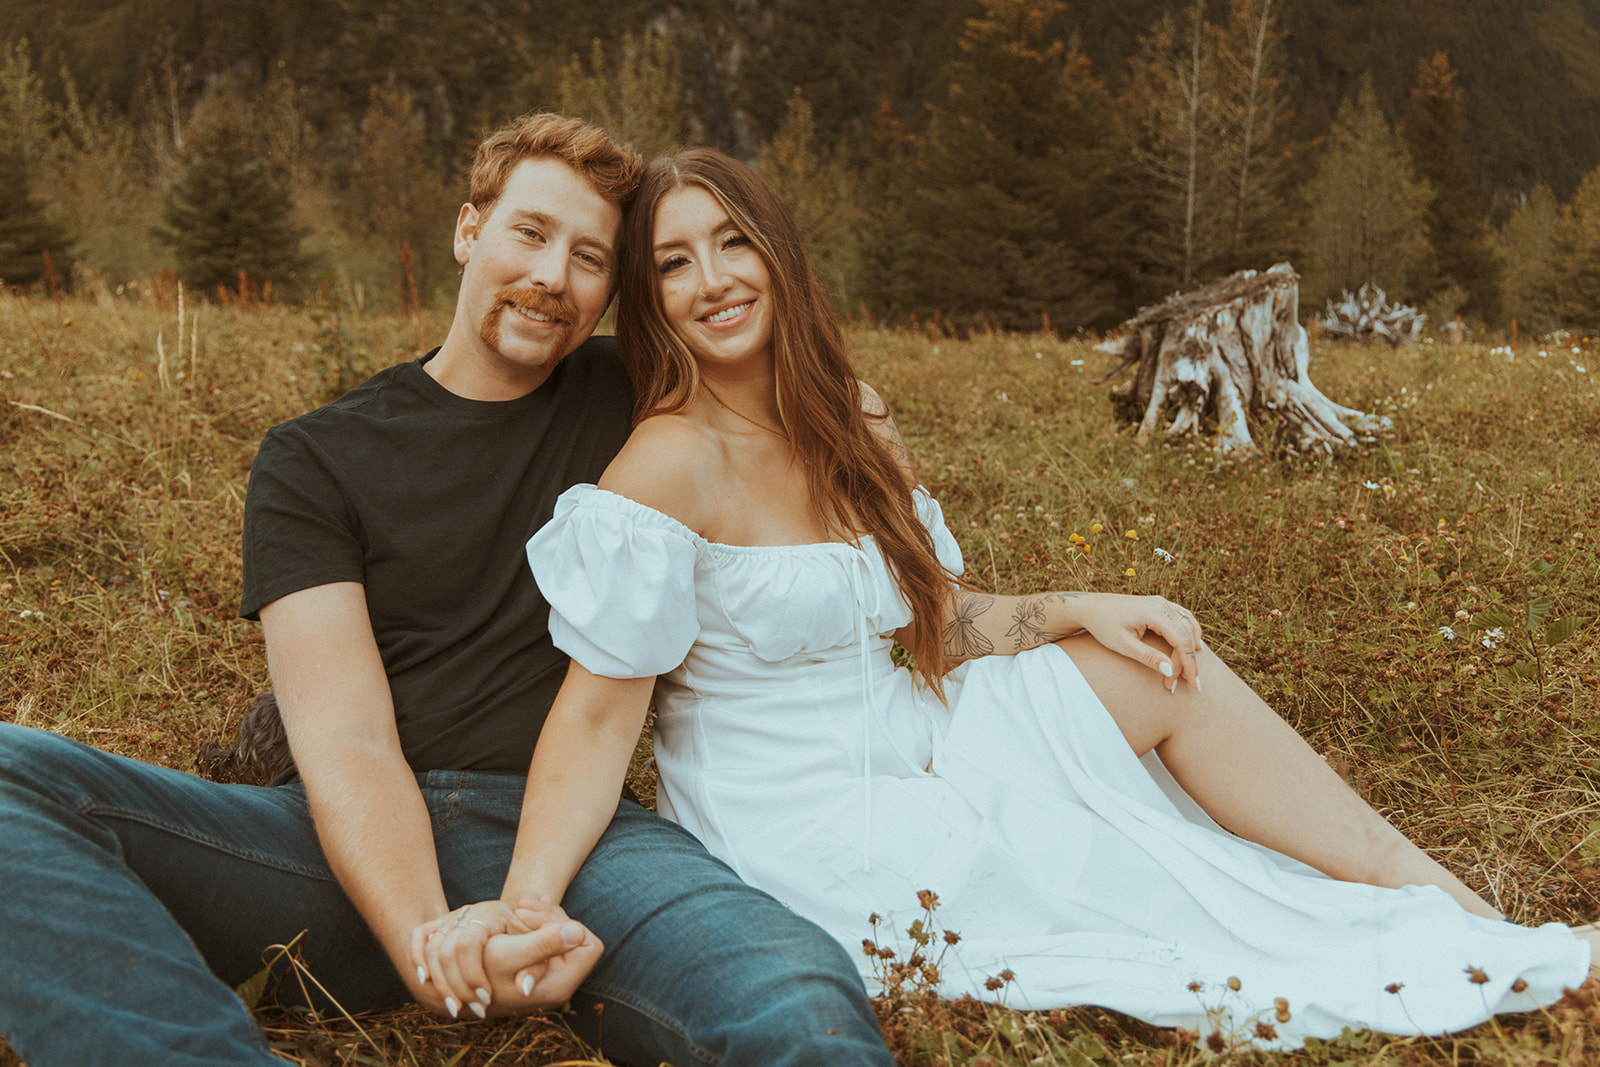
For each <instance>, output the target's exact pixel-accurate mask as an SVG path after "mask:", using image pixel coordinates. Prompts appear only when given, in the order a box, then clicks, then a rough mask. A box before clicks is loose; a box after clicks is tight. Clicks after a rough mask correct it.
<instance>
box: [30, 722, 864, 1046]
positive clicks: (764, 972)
mask: <svg viewBox="0 0 1600 1067" xmlns="http://www.w3.org/2000/svg"><path fill="white" fill-rule="evenodd" d="M418 782H419V784H420V785H421V787H422V791H423V795H424V797H425V798H426V800H427V804H428V810H429V811H430V813H431V814H432V816H433V831H434V844H435V847H436V849H437V852H438V859H439V867H440V870H441V872H442V875H443V879H444V888H445V895H446V897H447V898H448V899H449V902H450V905H451V906H452V907H455V906H458V905H460V904H463V903H468V902H471V901H475V900H486V899H493V898H496V897H498V895H499V892H500V886H501V883H502V880H503V879H504V876H505V872H506V867H507V865H508V863H509V862H510V857H511V846H512V841H513V839H514V837H515V835H516V828H517V817H518V813H519V810H520V807H521V800H522V791H523V780H522V779H521V778H516V777H510V776H504V775H487V774H467V773H461V772H442V771H433V772H429V773H426V774H422V775H419V776H418ZM563 904H564V906H565V907H566V908H567V910H568V912H569V913H570V914H571V915H572V916H573V917H574V918H576V919H579V920H580V921H582V922H583V923H585V924H586V925H587V926H589V928H590V929H592V930H593V931H594V932H595V933H596V934H597V935H598V936H599V937H600V939H601V940H602V941H603V942H604V943H605V946H606V951H605V955H604V957H603V959H602V960H601V962H600V964H599V965H598V966H597V967H596V968H595V970H594V972H593V973H592V974H591V975H590V977H589V980H588V981H587V982H586V983H585V984H584V987H583V989H582V990H581V991H580V993H579V995H578V997H577V998H575V1000H574V1006H575V1007H576V1008H577V1009H578V1010H577V1013H576V1016H575V1017H574V1019H573V1022H574V1023H575V1025H576V1026H577V1027H578V1028H579V1030H580V1033H582V1032H583V1030H584V1028H587V1030H588V1033H587V1034H585V1036H586V1037H588V1038H589V1039H590V1040H591V1041H598V1043H599V1045H600V1048H601V1051H602V1053H603V1054H605V1055H606V1056H608V1057H609V1058H612V1059H615V1060H618V1061H620V1062H624V1063H637V1064H642V1065H655V1064H658V1063H661V1062H663V1061H667V1062H670V1063H672V1064H675V1065H677V1067H689V1065H690V1064H763V1065H776V1064H795V1065H799V1064H823V1063H826V1064H858V1063H859V1064H868V1063H871V1064H879V1065H887V1064H889V1063H890V1062H891V1060H890V1058H889V1054H888V1052H887V1050H886V1049H885V1048H884V1045H883V1041H882V1038H881V1037H880V1035H879V1032H878V1027H877V1022H876V1020H875V1018H874V1017H873V1013H872V1007H871V1004H870V1003H869V1002H868V1000H867V996H866V992H865V990H864V989H863V987H862V984H861V980H860V978H859V977H858V976H857V974H856V971H855V968H854V967H853V966H852V964H851V961H850V959H849V957H848V956H847V955H846V954H845V951H844V950H843V949H842V948H841V947H840V946H839V945H838V944H837V943H835V942H834V941H833V940H832V939H830V938H829V937H828V936H827V935H826V934H824V933H823V932H822V931H821V930H820V929H819V928H817V927H816V926H814V925H812V924H811V923H809V922H807V921H805V920H803V919H801V918H799V917H798V916H796V915H795V914H794V913H793V912H791V911H789V910H788V909H787V908H785V907H783V906H782V905H781V904H779V903H778V902H777V901H775V900H773V899H772V898H771V897H769V896H767V895H765V894H763V893H760V892H758V891H756V890H754V889H751V888H750V887H749V886H747V885H745V884H744V883H743V882H741V881H739V879H738V878H737V877H736V876H735V875H734V874H733V872H732V871H731V870H729V869H728V868H727V867H726V866H724V865H723V864H722V863H720V862H719V861H718V860H716V859H714V858H712V857H711V856H710V855H709V854H708V853H707V852H706V851H705V849H704V848H703V847H701V845H700V843H699V842H698V841H696V840H695V839H694V838H693V837H692V836H691V835H690V834H688V833H686V832H684V831H683V830H681V829H680V828H678V827H677V826H674V825H673V824H671V823H669V822H667V821H665V820H663V819H660V818H658V817H656V816H655V815H653V814H651V813H650V812H647V811H645V810H644V809H643V808H640V807H639V806H638V805H637V804H634V803H632V802H630V801H623V802H622V803H621V804H620V805H619V806H618V809H617V814H616V817H615V818H614V819H613V821H612V823H611V826H610V828H609V829H608V830H607V831H606V833H605V834H604V836H602V837H601V839H600V843H599V844H598V845H597V846H596V847H595V850H594V852H593V853H592V854H591V855H590V857H589V859H588V861H587V862H586V863H585V864H584V866H583V869H582V870H581V871H580V872H579V874H578V877H577V878H576V879H575V880H574V881H573V883H572V886H571V888H570V889H569V891H568V893H567V896H566V898H565V899H564V901H563ZM301 931H307V932H306V934H305V937H304V938H303V939H302V940H301V945H302V951H301V957H302V959H303V960H304V962H305V964H306V965H307V967H308V968H309V969H310V971H311V972H312V973H313V974H314V975H315V976H316V977H317V979H318V980H319V981H320V982H322V984H323V985H324V986H326V987H327V989H328V990H329V991H330V992H331V993H332V994H333V995H334V996H335V997H336V998H337V999H338V1000H339V1002H340V1003H341V1004H342V1005H343V1006H344V1007H345V1008H346V1009H348V1010H350V1011H362V1010H370V1009H377V1008H383V1007H388V1006H394V1005H398V1004H401V1003H404V1002H406V1000H407V999H408V994H407V992H406V988H405V986H404V984H403V983H402V982H401V981H400V979H399V977H398V976H397V975H396V974H395V972H394V969H393V967H392V966H391V964H390V963H389V960H388V957H387V956H386V955H385V954H384V953H383V951H382V950H381V949H380V948H379V946H378V944H377V942H376V940H375V939H374V938H373V937H372V935H371V934H370V933H369V932H368V930H367V927H366V924H365V923H364V922H363V921H362V920H361V918H360V916H359V915H358V914H357V913H356V911H355V909H354V908H353V907H352V906H351V904H350V902H349V901H348V900H347V899H346V898H345V895H344V893H343V892H342V891H341V890H340V889H339V886H338V883H337V882H336V881H335V880H334V878H333V875H332V874H331V872H330V871H329V870H328V866H327V863H326V861H325V860H324V859H323V857H322V850H321V848H320V846H319V845H318V843H317V837H316V833H315V830H314V829H313V827H312V823H311V816H310V813H309V811H308V810H307V807H306V800H305V793H304V791H303V790H302V789H301V788H300V787H299V786H296V785H290V786H275V787H259V786H245V785H219V784H217V783H214V782H207V781H204V780H202V779H200V778H196V777H194V776H192V775H188V774H183V773H180V772H178V771H173V770H169V769H166V768H162V767H154V766H150V765H148V764H144V763H139V762H137V761H135V760H130V759H126V758H124V757H121V756H115V755H111V754H109V753H106V752H101V751H99V750H98V749H94V748H90V747H88V746H85V745H81V744H79V743H77V742H75V741H71V740H68V739H66V738H63V737H59V736H57V735H55V734H51V733H46V732H43V731H39V730H32V729H28V728H25V727H19V726H12V725H9V724H0V1034H3V1035H4V1036H5V1037H6V1038H7V1040H9V1041H10V1042H11V1045H12V1047H13V1048H14V1049H15V1051H16V1053H17V1054H18V1055H19V1056H20V1057H21V1058H22V1059H23V1060H25V1061H26V1062H27V1063H28V1064H29V1065H30V1067H88V1065H93V1064H109V1063H116V1064H161V1065H163V1067H184V1065H190V1064H193V1065H195V1067H199V1065H207V1067H214V1065H218V1064H257V1065H277V1067H281V1065H282V1062H283V1061H282V1060H280V1059H278V1058H276V1057H275V1056H273V1055H272V1054H271V1053H269V1052H268V1051H267V1048H266V1045H265V1043H264V1041H263V1039H262V1036H261V1032H260V1030H259V1029H258V1028H257V1027H256V1025H255V1023H254V1021H253V1020H252V1018H251V1016H250V1014H249V1012H248V1011H246V1010H245V1008H244V1005H243V1004H242V1002H241V1001H240V1000H239V999H238V998H237V997H236V996H235V995H234V993H233V990H232V987H233V986H235V985H237V984H238V983H240V982H242V981H244V980H245V979H246V978H248V977H250V976H251V975H253V974H255V973H257V972H258V971H260V969H261V967H262V965H263V959H264V950H265V949H266V948H267V946H269V945H273V944H283V943H287V942H289V941H291V940H293V939H294V938H295V937H296V936H297V935H299V934H300V933H301ZM294 989H295V986H294V984H293V983H292V982H289V983H285V989H284V991H285V993H286V994H287V993H289V992H292V991H293V990H294ZM596 1004H603V1005H604V1008H603V1011H601V1012H596V1011H595V1010H594V1006H595V1005H596ZM597 1026H598V1029H597Z"/></svg>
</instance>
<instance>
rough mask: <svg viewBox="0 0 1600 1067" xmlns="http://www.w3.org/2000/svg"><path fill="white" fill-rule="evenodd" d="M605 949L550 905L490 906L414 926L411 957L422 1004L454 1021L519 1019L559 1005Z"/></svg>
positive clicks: (460, 910) (498, 902)
mask: <svg viewBox="0 0 1600 1067" xmlns="http://www.w3.org/2000/svg"><path fill="white" fill-rule="evenodd" d="M603 949H604V946H603V945H601V943H600V940H599V938H597V937H595V936H594V934H592V933H591V932H590V931H589V930H587V929H586V928H585V927H584V926H583V925H582V924H581V923H578V922H574V921H572V920H571V919H569V918H567V915H566V913H565V912H564V911H562V910H561V908H560V907H559V906H557V905H556V904H553V903H551V902H550V901H549V900H544V899H541V900H536V901H519V902H518V903H517V905H516V906H515V907H513V906H512V905H511V904H510V903H509V902H507V901H501V900H490V901H482V902H480V903H477V904H468V905H466V906H465V907H462V908H458V909H457V910H455V911H453V912H451V913H449V914H448V915H445V916H442V917H440V918H438V919H435V920H433V921H431V922H427V923H422V924H421V925H419V926H417V927H416V928H415V929H414V930H413V931H412V935H411V957H412V961H413V963H414V964H415V965H416V968H417V980H418V982H419V983H421V984H422V986H423V987H424V989H425V990H427V991H431V992H432V994H433V996H432V997H424V998H423V999H424V1002H425V1003H429V1004H430V1006H432V1007H435V1008H436V1009H437V1008H438V1007H439V1006H440V1004H442V1007H443V1010H444V1011H445V1012H446V1013H447V1014H449V1015H450V1016H451V1018H456V1017H457V1016H458V1015H459V1014H460V1012H461V1011H462V1010H463V1009H465V1010H467V1011H470V1012H472V1014H474V1015H476V1016H477V1017H478V1018H480V1019H482V1018H486V1017H488V1016H489V1015H506V1014H520V1013H524V1012H529V1011H537V1010H541V1009H544V1008H552V1007H558V1006H560V1005H562V1004H565V1003H566V1002H567V1001H568V1000H570V999H571V998H572V994H573V993H574V992H576V991H577V988H578V985H579V984H580V983H581V982H582V981H583V979H584V978H585V977H587V976H588V974H589V971H590V970H591V969H593V967H594V965H595V963H596V961H598V960H599V958H600V954H601V952H602V951H603Z"/></svg>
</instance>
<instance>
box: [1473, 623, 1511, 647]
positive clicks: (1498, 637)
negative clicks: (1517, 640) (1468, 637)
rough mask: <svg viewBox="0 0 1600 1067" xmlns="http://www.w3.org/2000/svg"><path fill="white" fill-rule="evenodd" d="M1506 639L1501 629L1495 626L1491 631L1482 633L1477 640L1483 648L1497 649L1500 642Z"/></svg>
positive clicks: (1503, 630)
mask: <svg viewBox="0 0 1600 1067" xmlns="http://www.w3.org/2000/svg"><path fill="white" fill-rule="evenodd" d="M1505 639H1506V632H1505V629H1504V628H1503V627H1499V626H1496V627H1494V628H1493V629H1492V630H1485V631H1483V636H1482V637H1480V638H1479V639H1478V641H1479V643H1480V644H1482V645H1483V647H1484V648H1499V647H1500V642H1501V641H1504V640H1505Z"/></svg>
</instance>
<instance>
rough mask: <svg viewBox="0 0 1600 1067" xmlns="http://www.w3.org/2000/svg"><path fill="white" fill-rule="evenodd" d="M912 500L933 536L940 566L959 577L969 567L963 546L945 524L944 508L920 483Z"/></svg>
mask: <svg viewBox="0 0 1600 1067" xmlns="http://www.w3.org/2000/svg"><path fill="white" fill-rule="evenodd" d="M911 500H912V503H914V504H915V505H916V508H917V518H919V519H921V520H922V525H924V526H926V527H927V528H928V533H929V534H931V535H932V536H933V553H934V555H935V556H936V557H938V560H939V566H941V567H943V568H944V569H945V570H946V571H948V572H949V573H950V574H951V576H952V577H959V576H960V574H961V572H962V571H964V570H966V569H967V565H966V561H965V560H963V559H962V558H961V546H960V545H958V544H956V539H955V537H954V536H953V535H952V534H951V533H950V528H949V527H948V526H946V525H945V524H944V509H943V508H941V507H940V506H939V502H938V501H937V500H935V499H934V498H933V497H932V496H931V495H930V494H929V493H928V491H927V490H926V489H924V488H923V487H922V486H920V485H919V486H917V488H916V490H915V491H914V492H913V493H912V494H911Z"/></svg>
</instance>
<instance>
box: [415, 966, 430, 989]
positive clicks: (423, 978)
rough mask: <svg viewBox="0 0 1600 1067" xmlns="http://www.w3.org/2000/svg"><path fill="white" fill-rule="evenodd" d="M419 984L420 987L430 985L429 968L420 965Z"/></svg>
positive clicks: (418, 968) (418, 967)
mask: <svg viewBox="0 0 1600 1067" xmlns="http://www.w3.org/2000/svg"><path fill="white" fill-rule="evenodd" d="M417 984H418V985H427V984H428V968H426V967H424V966H423V965H422V964H420V963H419V964H417Z"/></svg>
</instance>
